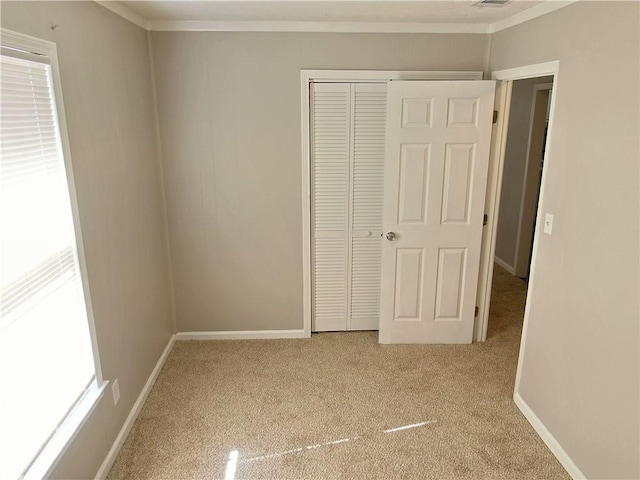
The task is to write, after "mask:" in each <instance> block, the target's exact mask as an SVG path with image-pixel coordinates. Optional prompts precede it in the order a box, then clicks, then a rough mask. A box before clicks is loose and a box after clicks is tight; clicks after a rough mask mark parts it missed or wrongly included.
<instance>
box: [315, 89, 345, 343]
mask: <svg viewBox="0 0 640 480" xmlns="http://www.w3.org/2000/svg"><path fill="white" fill-rule="evenodd" d="M311 88H312V89H311V126H312V128H311V136H312V138H311V145H312V151H311V162H312V163H311V166H312V168H311V176H312V178H311V187H312V225H311V229H312V272H313V276H312V294H313V303H312V304H313V312H312V319H313V321H312V330H313V331H316V332H321V331H334V330H346V329H347V306H348V302H347V292H348V275H347V272H348V260H349V258H348V257H349V255H348V253H349V250H348V248H349V235H348V230H349V174H350V161H349V155H350V152H349V145H350V129H351V86H350V85H349V84H336V83H320V84H312V85H311Z"/></svg>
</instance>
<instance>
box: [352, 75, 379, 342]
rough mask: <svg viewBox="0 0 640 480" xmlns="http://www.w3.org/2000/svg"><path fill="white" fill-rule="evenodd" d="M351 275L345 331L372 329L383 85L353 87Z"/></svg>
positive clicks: (376, 278)
mask: <svg viewBox="0 0 640 480" xmlns="http://www.w3.org/2000/svg"><path fill="white" fill-rule="evenodd" d="M352 97H353V104H352V105H353V123H352V125H353V150H352V170H351V172H352V173H351V202H352V208H351V222H350V223H351V239H352V240H351V276H350V286H351V290H350V299H349V300H350V307H351V308H350V310H349V322H348V330H377V329H378V323H379V320H378V319H379V317H380V271H381V270H380V269H381V258H382V212H383V201H384V155H385V129H386V119H387V117H386V103H387V86H386V84H362V83H356V84H353V86H352Z"/></svg>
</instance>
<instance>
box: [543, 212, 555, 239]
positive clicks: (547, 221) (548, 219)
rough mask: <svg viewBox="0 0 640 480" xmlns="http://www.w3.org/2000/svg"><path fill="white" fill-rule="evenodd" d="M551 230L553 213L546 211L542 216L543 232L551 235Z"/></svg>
mask: <svg viewBox="0 0 640 480" xmlns="http://www.w3.org/2000/svg"><path fill="white" fill-rule="evenodd" d="M552 230H553V215H551V214H550V213H547V214H546V215H545V216H544V233H546V234H547V235H551V232H552Z"/></svg>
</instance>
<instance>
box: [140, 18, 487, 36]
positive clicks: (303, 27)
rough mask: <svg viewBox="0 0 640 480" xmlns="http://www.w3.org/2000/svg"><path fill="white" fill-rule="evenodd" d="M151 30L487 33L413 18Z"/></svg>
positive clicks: (201, 23) (177, 25) (480, 27)
mask: <svg viewBox="0 0 640 480" xmlns="http://www.w3.org/2000/svg"><path fill="white" fill-rule="evenodd" d="M149 29H150V30H152V31H164V32H171V31H190V32H309V33H322V32H324V33H488V29H487V25H486V24H479V23H412V22H288V21H287V22H272V21H269V22H262V21H261V22H254V21H243V22H234V21H207V20H191V21H159V20H151V21H150V22H149Z"/></svg>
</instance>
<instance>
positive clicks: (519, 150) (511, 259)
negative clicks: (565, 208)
mask: <svg viewBox="0 0 640 480" xmlns="http://www.w3.org/2000/svg"><path fill="white" fill-rule="evenodd" d="M552 88H553V77H552V76H547V77H537V78H526V79H521V80H516V81H514V82H513V86H512V90H511V107H510V113H509V122H508V127H507V140H506V145H505V157H504V163H503V165H504V166H503V172H502V186H501V195H500V206H499V213H498V219H497V224H498V225H497V230H496V251H495V255H494V261H495V263H496V264H497V265H499V266H500V267H502V268H503V269H504V270H506V271H507V272H508V273H510V274H511V275H513V276H516V277H518V278H521V279H523V280H525V281H527V280H528V278H529V273H530V269H531V253H532V249H533V234H534V231H535V224H536V213H537V211H538V199H539V197H540V185H541V180H542V168H543V165H544V152H545V143H546V139H547V131H548V127H549V110H550V108H549V107H550V100H551V91H552ZM523 308H524V305H523Z"/></svg>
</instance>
